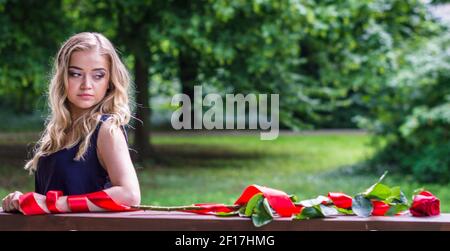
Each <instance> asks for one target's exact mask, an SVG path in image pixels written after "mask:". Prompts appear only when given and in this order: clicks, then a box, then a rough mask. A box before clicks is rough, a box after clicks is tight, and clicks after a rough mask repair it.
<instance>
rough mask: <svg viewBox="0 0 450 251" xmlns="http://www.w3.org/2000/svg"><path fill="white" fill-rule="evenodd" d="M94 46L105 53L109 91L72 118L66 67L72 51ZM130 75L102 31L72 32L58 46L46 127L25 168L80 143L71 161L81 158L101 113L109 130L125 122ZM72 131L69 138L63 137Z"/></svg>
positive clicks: (128, 118) (34, 165) (90, 48)
mask: <svg viewBox="0 0 450 251" xmlns="http://www.w3.org/2000/svg"><path fill="white" fill-rule="evenodd" d="M92 49H95V50H97V52H99V53H100V55H105V56H107V58H108V61H109V69H110V79H109V90H108V91H107V92H106V94H105V97H104V98H103V99H102V101H100V102H99V103H98V104H96V105H94V106H93V107H92V108H90V110H89V111H88V112H86V113H84V114H83V115H82V116H80V117H79V118H77V119H76V121H72V119H71V115H70V112H69V108H68V107H69V106H68V102H69V101H68V99H67V91H66V90H67V86H68V67H69V61H70V57H71V55H72V53H73V52H75V51H86V50H92ZM130 85H131V83H130V77H129V73H128V71H127V69H126V67H125V65H124V64H123V63H122V61H121V60H120V58H119V56H118V54H117V52H116V50H115V49H114V46H113V45H112V43H111V42H110V41H109V40H108V39H107V38H106V37H104V36H103V35H102V34H99V33H94V32H82V33H78V34H75V35H73V36H72V37H70V38H69V39H68V40H67V41H65V42H64V44H63V45H62V46H61V49H60V50H59V52H58V54H57V56H56V58H55V60H54V67H53V74H52V79H51V82H50V86H49V92H48V97H49V103H48V105H49V107H50V109H51V113H50V115H49V116H48V118H47V120H46V126H45V130H44V132H43V133H42V135H41V138H40V139H39V141H38V142H37V145H36V147H35V149H34V154H33V157H32V158H31V159H30V160H29V161H28V162H27V163H26V164H25V169H26V170H29V171H30V173H33V172H34V171H36V169H37V165H38V162H39V159H40V158H41V157H43V156H47V155H49V154H52V153H55V152H57V151H59V150H62V149H64V148H68V147H73V146H75V145H76V144H77V143H79V142H80V146H79V149H78V152H77V154H76V156H75V158H74V160H77V161H79V160H80V159H82V160H84V155H85V153H86V151H87V149H88V147H89V142H90V139H91V136H92V134H93V133H94V131H95V128H96V126H97V124H98V123H99V121H100V116H101V115H102V114H110V115H111V116H110V119H111V122H112V125H113V126H112V127H111V130H112V129H114V128H120V126H122V125H126V124H128V122H129V121H130V118H131V111H130V106H129V99H128V91H129V87H130ZM69 131H72V132H73V136H74V137H72V140H71V141H67V139H66V136H67V134H68V132H69Z"/></svg>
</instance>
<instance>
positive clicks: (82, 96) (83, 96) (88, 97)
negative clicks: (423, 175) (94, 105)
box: [77, 94, 94, 99]
mask: <svg viewBox="0 0 450 251" xmlns="http://www.w3.org/2000/svg"><path fill="white" fill-rule="evenodd" d="M77 96H78V97H80V98H81V99H91V98H93V97H94V95H90V94H80V95H77Z"/></svg>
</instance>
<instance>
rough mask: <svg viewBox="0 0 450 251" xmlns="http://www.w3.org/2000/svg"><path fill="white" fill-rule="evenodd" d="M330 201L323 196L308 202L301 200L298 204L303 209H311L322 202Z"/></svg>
mask: <svg viewBox="0 0 450 251" xmlns="http://www.w3.org/2000/svg"><path fill="white" fill-rule="evenodd" d="M329 200H330V199H329V198H328V197H325V196H322V195H320V196H317V198H315V199H310V200H302V201H300V202H299V204H301V205H302V206H304V207H313V206H317V205H320V204H322V202H323V201H327V202H328V201H329Z"/></svg>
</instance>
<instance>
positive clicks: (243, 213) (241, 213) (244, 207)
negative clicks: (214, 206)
mask: <svg viewBox="0 0 450 251" xmlns="http://www.w3.org/2000/svg"><path fill="white" fill-rule="evenodd" d="M246 208H247V207H246V206H242V207H241V208H239V211H238V213H239V216H240V217H250V216H247V215H246V214H245V210H246Z"/></svg>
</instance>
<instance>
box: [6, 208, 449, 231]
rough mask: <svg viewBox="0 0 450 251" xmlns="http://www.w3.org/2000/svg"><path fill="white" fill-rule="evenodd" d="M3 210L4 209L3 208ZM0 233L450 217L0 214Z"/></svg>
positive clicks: (440, 226) (387, 225) (403, 224)
mask: <svg viewBox="0 0 450 251" xmlns="http://www.w3.org/2000/svg"><path fill="white" fill-rule="evenodd" d="M0 210H1V208H0ZM0 230H3V231H4V230H13V231H17V230H19V231H20V230H39V231H42V230H106V231H115V230H121V231H124V230H125V231H126V230H128V231H130V230H131V231H140V230H145V231H255V230H257V231H308V230H325V231H335V230H336V231H339V230H351V231H355V230H356V231H359V230H362V231H368V230H388V231H389V230H438V231H450V214H441V215H440V216H434V217H412V216H395V217H388V216H378V217H377V216H372V217H369V218H360V217H357V216H339V217H334V218H326V219H313V220H290V219H286V218H276V219H274V221H273V222H271V223H269V224H268V225H265V226H263V227H260V228H256V227H254V226H253V224H252V222H251V220H250V219H248V218H241V217H217V216H213V215H197V214H193V213H183V212H156V211H135V212H120V213H73V214H54V215H37V216H23V215H21V214H10V213H5V212H3V211H0Z"/></svg>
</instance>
